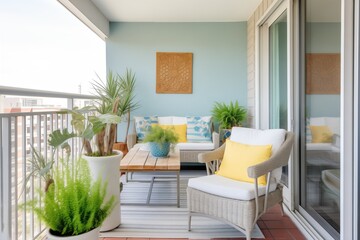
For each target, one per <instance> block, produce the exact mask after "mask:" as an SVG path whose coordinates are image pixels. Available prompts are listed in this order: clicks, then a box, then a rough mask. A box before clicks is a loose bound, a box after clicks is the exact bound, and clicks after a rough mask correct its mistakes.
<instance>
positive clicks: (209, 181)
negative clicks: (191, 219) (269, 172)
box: [188, 175, 277, 200]
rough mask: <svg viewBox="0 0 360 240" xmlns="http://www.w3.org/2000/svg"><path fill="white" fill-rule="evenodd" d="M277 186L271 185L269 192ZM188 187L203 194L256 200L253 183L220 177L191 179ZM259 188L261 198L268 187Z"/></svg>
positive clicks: (209, 176) (211, 176) (210, 176)
mask: <svg viewBox="0 0 360 240" xmlns="http://www.w3.org/2000/svg"><path fill="white" fill-rule="evenodd" d="M276 185H277V184H276V183H271V184H270V189H269V191H270V192H271V191H274V190H275V189H276ZM188 186H189V187H191V188H194V189H197V190H200V191H203V192H207V193H210V194H214V195H217V196H222V197H227V198H232V199H239V200H251V199H254V198H255V192H254V184H253V183H248V182H239V181H236V180H232V179H230V178H226V177H222V176H219V175H208V176H203V177H197V178H191V179H189V183H188ZM258 187H259V192H258V194H259V196H261V195H264V194H265V190H266V186H261V185H259V186H258Z"/></svg>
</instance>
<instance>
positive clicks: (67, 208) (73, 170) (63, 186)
mask: <svg viewBox="0 0 360 240" xmlns="http://www.w3.org/2000/svg"><path fill="white" fill-rule="evenodd" d="M106 186H107V183H103V182H102V181H101V179H100V178H99V179H97V180H96V181H93V180H92V179H91V175H90V170H89V167H88V165H87V162H86V161H85V160H83V159H78V160H77V161H75V162H73V163H72V162H67V161H60V163H58V164H57V165H56V166H55V167H53V182H52V183H51V184H50V185H49V187H48V191H47V192H43V191H42V190H39V191H38V192H39V196H40V198H39V199H40V200H39V201H37V200H33V201H30V202H28V203H26V204H25V205H24V206H25V207H26V208H27V210H33V211H34V212H35V214H36V215H37V216H38V217H39V218H40V219H41V220H42V221H43V222H44V223H45V225H46V226H47V227H49V229H50V233H51V234H53V235H56V236H74V235H80V234H82V233H85V232H89V231H91V230H92V229H95V228H97V227H99V226H100V225H101V223H102V222H103V221H104V219H105V218H106V217H107V216H108V215H109V213H110V212H111V210H112V209H113V207H114V204H115V198H114V196H112V197H111V198H110V199H109V200H107V201H105V196H106Z"/></svg>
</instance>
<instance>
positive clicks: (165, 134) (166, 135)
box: [144, 126, 179, 144]
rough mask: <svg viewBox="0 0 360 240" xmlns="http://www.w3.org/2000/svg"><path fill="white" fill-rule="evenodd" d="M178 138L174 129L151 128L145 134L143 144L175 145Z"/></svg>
mask: <svg viewBox="0 0 360 240" xmlns="http://www.w3.org/2000/svg"><path fill="white" fill-rule="evenodd" d="M178 140H179V136H178V135H177V134H176V133H175V131H174V129H171V128H169V129H163V128H161V127H159V126H152V127H151V130H150V131H149V132H148V133H147V134H146V136H145V138H144V142H156V143H158V144H160V143H177V142H178Z"/></svg>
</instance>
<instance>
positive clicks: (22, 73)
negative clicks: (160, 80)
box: [0, 0, 106, 94]
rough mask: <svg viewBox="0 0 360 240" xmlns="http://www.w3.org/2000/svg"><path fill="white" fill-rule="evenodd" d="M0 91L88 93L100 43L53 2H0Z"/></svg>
mask: <svg viewBox="0 0 360 240" xmlns="http://www.w3.org/2000/svg"><path fill="white" fill-rule="evenodd" d="M0 29H1V30H0V86H11V87H21V88H30V89H39V90H48V91H56V92H67V93H79V85H81V93H83V94H88V93H91V85H90V82H91V81H92V80H93V79H97V77H96V74H98V75H99V76H100V77H101V78H102V79H104V78H105V75H106V60H105V42H104V41H103V40H102V39H101V38H100V37H98V36H97V35H96V34H95V33H94V32H92V31H91V30H90V29H89V28H88V27H87V26H85V25H84V24H83V23H82V22H81V21H80V20H79V19H77V18H76V17H75V16H73V15H72V13H70V12H69V11H68V10H67V9H66V8H65V7H63V6H62V5H61V4H60V3H59V2H58V1H56V0H31V1H29V0H16V1H11V0H2V1H0Z"/></svg>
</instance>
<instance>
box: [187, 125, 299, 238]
mask: <svg viewBox="0 0 360 240" xmlns="http://www.w3.org/2000/svg"><path fill="white" fill-rule="evenodd" d="M272 135H274V137H272ZM231 140H233V141H236V142H239V143H243V144H254V145H255V144H257V145H265V144H272V149H273V150H272V155H271V157H270V158H269V159H268V160H266V161H265V162H262V163H259V164H257V165H254V166H251V167H249V168H248V169H247V173H248V176H249V177H250V178H254V179H257V178H259V177H261V176H263V175H265V174H266V176H267V184H266V186H262V185H258V184H257V181H254V183H248V182H240V181H237V180H232V179H228V178H225V177H222V176H219V175H216V174H214V175H212V173H213V172H214V171H216V170H217V169H218V167H219V165H220V162H221V160H222V158H223V155H224V152H225V147H226V146H225V144H224V145H222V146H221V147H220V148H218V149H216V150H214V151H212V152H207V153H202V154H199V157H198V159H199V162H202V163H206V166H207V171H208V174H209V175H208V176H204V177H198V178H193V179H190V180H189V183H188V188H187V200H188V209H189V226H188V228H189V231H190V230H191V217H192V216H196V215H200V216H207V217H212V218H215V219H219V220H221V221H224V222H226V223H228V224H230V225H231V226H233V227H235V228H236V229H238V230H240V231H242V232H244V233H245V234H246V239H247V240H250V239H251V232H252V229H253V228H254V225H255V224H256V222H257V220H258V219H259V217H260V216H261V215H262V214H264V213H265V212H266V210H267V209H268V208H270V207H272V206H274V205H276V204H278V203H279V204H280V205H281V207H282V200H283V199H282V187H281V185H280V184H279V181H280V178H281V168H282V166H285V165H287V164H288V160H289V156H290V153H291V150H292V146H293V142H294V134H293V133H291V132H286V131H285V130H282V129H271V130H257V129H248V128H233V130H232V135H231Z"/></svg>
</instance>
